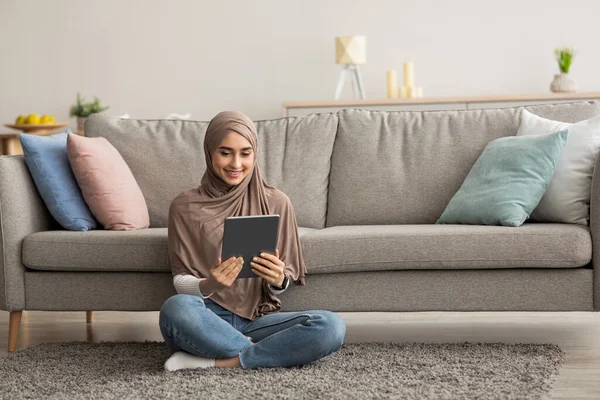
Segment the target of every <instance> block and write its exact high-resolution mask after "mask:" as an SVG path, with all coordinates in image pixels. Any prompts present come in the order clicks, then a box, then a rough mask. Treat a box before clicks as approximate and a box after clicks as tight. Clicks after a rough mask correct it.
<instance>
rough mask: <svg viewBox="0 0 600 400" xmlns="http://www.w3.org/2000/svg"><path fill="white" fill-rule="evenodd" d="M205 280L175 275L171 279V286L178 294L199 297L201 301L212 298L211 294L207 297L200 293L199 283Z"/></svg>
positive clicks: (192, 276) (191, 276)
mask: <svg viewBox="0 0 600 400" xmlns="http://www.w3.org/2000/svg"><path fill="white" fill-rule="evenodd" d="M204 279H206V278H196V277H195V276H194V275H189V274H188V275H185V274H180V275H175V276H174V277H173V286H175V291H176V292H177V293H178V294H191V295H193V296H201V297H202V298H203V299H208V298H209V297H210V296H212V294H213V293H214V292H213V293H211V294H209V295H208V296H204V295H203V294H202V293H201V292H200V281H202V280H204Z"/></svg>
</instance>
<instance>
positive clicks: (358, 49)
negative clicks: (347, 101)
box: [335, 36, 367, 100]
mask: <svg viewBox="0 0 600 400" xmlns="http://www.w3.org/2000/svg"><path fill="white" fill-rule="evenodd" d="M366 42H367V40H366V37H365V36H340V37H336V38H335V62H336V63H337V64H343V65H344V69H342V70H341V71H340V77H339V79H338V83H337V89H336V90H335V99H336V100H338V99H339V98H340V95H341V93H342V87H343V86H344V78H345V76H346V73H348V72H349V73H350V74H351V79H352V90H353V92H354V97H356V95H357V92H358V95H359V98H361V99H364V98H365V91H364V88H363V84H362V79H361V77H360V72H359V70H358V64H364V63H366V62H367V51H366Z"/></svg>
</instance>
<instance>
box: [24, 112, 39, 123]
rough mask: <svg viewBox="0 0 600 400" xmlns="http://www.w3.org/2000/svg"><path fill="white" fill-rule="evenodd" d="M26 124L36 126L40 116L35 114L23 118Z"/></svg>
mask: <svg viewBox="0 0 600 400" xmlns="http://www.w3.org/2000/svg"><path fill="white" fill-rule="evenodd" d="M25 123H26V124H31V125H37V124H39V123H40V116H39V115H37V114H29V115H28V116H27V118H25Z"/></svg>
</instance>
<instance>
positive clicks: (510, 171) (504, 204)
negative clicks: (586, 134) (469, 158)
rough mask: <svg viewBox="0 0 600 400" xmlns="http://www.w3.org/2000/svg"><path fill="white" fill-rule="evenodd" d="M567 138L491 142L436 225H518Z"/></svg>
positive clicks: (551, 136)
mask: <svg viewBox="0 0 600 400" xmlns="http://www.w3.org/2000/svg"><path fill="white" fill-rule="evenodd" d="M567 137H568V131H567V130H562V131H558V132H555V133H551V134H547V135H536V136H509V137H503V138H500V139H496V140H493V141H491V142H490V143H488V144H487V146H486V147H485V149H483V152H482V153H481V156H479V159H478V160H477V162H475V165H473V167H472V168H471V171H470V172H469V174H468V175H467V177H466V178H465V181H464V182H463V184H462V186H461V187H460V189H458V192H456V194H455V195H454V197H452V199H451V200H450V203H448V205H447V206H446V209H445V210H444V212H443V213H442V216H441V217H440V219H439V220H438V221H437V222H436V223H438V224H471V225H504V226H521V225H522V224H523V222H525V220H526V219H527V218H529V215H530V214H531V212H532V211H533V209H534V208H535V207H536V206H537V205H538V203H539V202H540V200H541V198H542V196H543V195H544V193H545V192H546V189H547V188H548V186H549V185H550V181H551V180H552V175H553V174H554V168H555V167H556V164H557V163H558V160H559V159H560V156H561V154H562V150H563V147H564V145H565V143H566V141H567ZM524 139H525V140H524Z"/></svg>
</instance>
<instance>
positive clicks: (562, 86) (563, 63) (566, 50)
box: [550, 47, 577, 92]
mask: <svg viewBox="0 0 600 400" xmlns="http://www.w3.org/2000/svg"><path fill="white" fill-rule="evenodd" d="M554 55H555V56H556V61H557V62H558V69H559V70H560V74H556V75H554V80H553V81H552V83H551V84H550V90H552V91H553V92H575V91H577V83H576V82H575V81H574V80H573V79H571V77H569V69H570V68H571V62H572V61H573V57H574V56H575V49H573V48H571V47H563V48H558V49H556V50H554Z"/></svg>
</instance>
